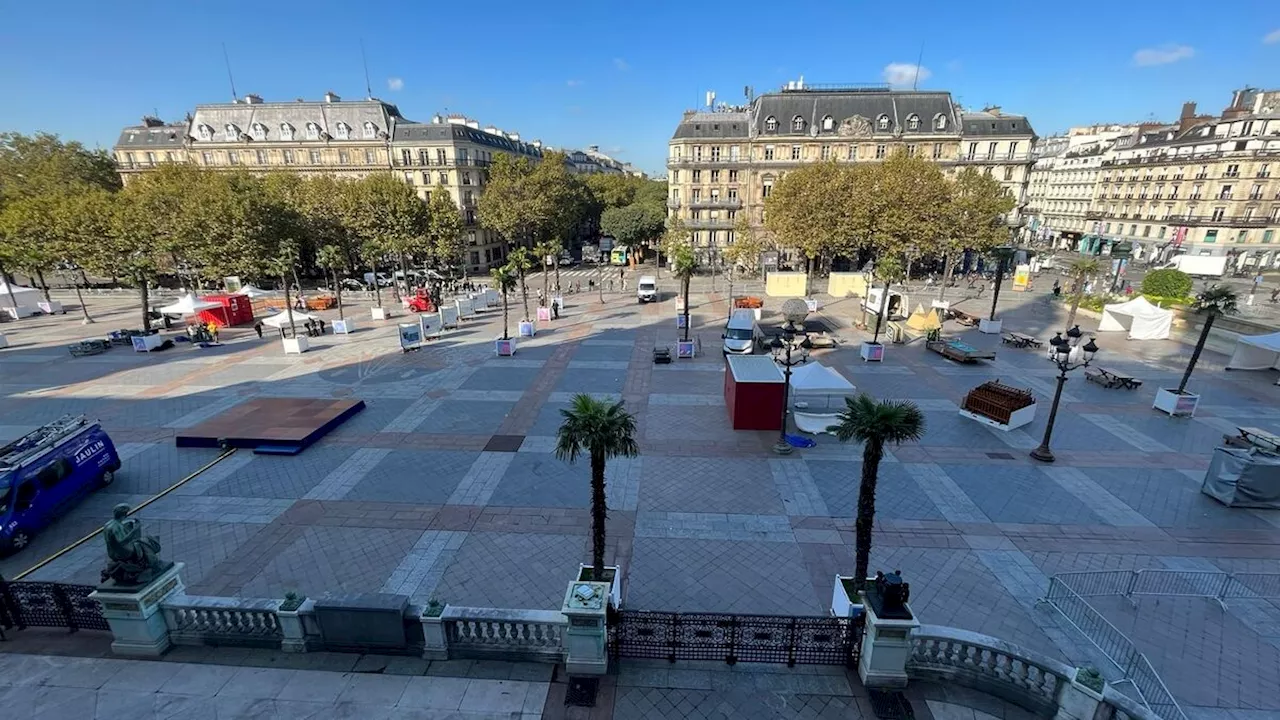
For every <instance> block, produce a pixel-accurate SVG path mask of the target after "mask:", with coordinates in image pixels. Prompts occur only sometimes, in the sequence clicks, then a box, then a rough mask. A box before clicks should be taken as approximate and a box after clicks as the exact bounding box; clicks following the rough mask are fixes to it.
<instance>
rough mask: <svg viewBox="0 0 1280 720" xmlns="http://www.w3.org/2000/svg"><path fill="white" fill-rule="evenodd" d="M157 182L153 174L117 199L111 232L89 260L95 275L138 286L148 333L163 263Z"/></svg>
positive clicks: (110, 220)
mask: <svg viewBox="0 0 1280 720" xmlns="http://www.w3.org/2000/svg"><path fill="white" fill-rule="evenodd" d="M152 182H153V181H152V180H151V178H150V174H149V173H148V174H147V175H143V176H142V177H140V178H138V180H137V181H135V182H132V183H129V186H128V187H126V188H125V189H124V190H122V191H120V193H118V194H117V195H116V196H115V201H114V202H113V203H111V204H110V210H109V212H108V216H107V223H108V227H109V232H108V233H107V234H106V236H105V237H104V238H103V239H102V240H101V241H100V242H99V243H98V244H97V245H95V246H94V247H93V251H92V252H90V253H89V255H88V256H87V257H86V258H85V263H84V265H85V267H87V268H89V270H90V271H91V272H95V273H97V274H99V275H104V276H107V277H114V278H119V279H121V280H124V281H125V282H127V283H130V284H132V285H134V286H136V287H137V288H138V290H139V294H140V298H139V301H140V303H139V304H140V307H139V309H140V310H141V312H142V316H141V319H142V324H141V325H140V326H139V327H141V328H142V329H143V330H144V331H145V330H147V329H148V328H150V326H151V321H150V318H149V311H150V297H149V291H150V285H151V281H152V280H153V279H154V278H155V275H156V272H157V269H158V267H159V263H158V262H157V257H158V255H159V248H160V245H161V229H160V226H159V225H158V224H157V223H156V221H155V212H156V203H155V202H153V198H154V194H155V193H154V191H153V187H152V185H151V183H152Z"/></svg>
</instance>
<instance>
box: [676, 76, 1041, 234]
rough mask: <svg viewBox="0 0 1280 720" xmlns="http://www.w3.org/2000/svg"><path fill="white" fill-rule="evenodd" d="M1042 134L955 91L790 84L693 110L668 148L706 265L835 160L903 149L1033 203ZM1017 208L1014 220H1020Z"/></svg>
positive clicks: (679, 212) (680, 211) (869, 158)
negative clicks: (777, 190)
mask: <svg viewBox="0 0 1280 720" xmlns="http://www.w3.org/2000/svg"><path fill="white" fill-rule="evenodd" d="M1034 140H1035V133H1034V131H1033V130H1032V128H1031V126H1030V124H1029V123H1028V122H1027V119H1026V118H1025V117H1022V116H1020V115H1009V114H1006V113H1003V112H1002V111H1001V110H1000V108H998V107H990V108H986V109H985V110H983V111H981V112H968V111H965V110H963V109H961V108H960V107H959V106H958V105H956V104H955V103H954V102H953V101H952V99H951V95H950V93H947V92H941V91H902V90H889V89H886V88H878V87H875V88H867V87H841V88H827V87H809V86H805V85H804V84H803V83H789V84H788V85H787V86H786V87H784V88H783V89H781V90H780V91H778V92H775V93H767V94H764V95H760V96H759V97H756V98H754V99H753V100H752V101H751V102H750V103H749V104H747V105H745V106H738V107H727V106H722V107H720V108H717V109H715V110H714V111H689V112H686V113H685V114H684V117H682V118H681V120H680V123H679V125H677V126H676V131H675V133H674V135H673V136H672V138H671V140H670V141H669V153H668V158H667V167H668V182H669V187H670V194H669V197H668V203H667V205H668V208H669V211H670V213H671V214H672V215H676V216H678V217H680V218H681V219H682V220H683V221H684V223H685V225H686V226H687V227H688V228H689V229H690V230H691V231H692V233H693V239H694V244H695V246H696V247H697V248H699V253H700V254H701V255H702V256H703V258H704V260H713V259H714V258H715V256H716V254H717V249H718V248H722V247H724V246H725V245H726V244H730V243H732V242H733V226H734V223H735V222H736V221H737V219H738V217H739V215H740V214H745V215H746V217H747V218H748V219H749V221H750V222H751V224H752V225H760V224H762V223H763V215H764V199H765V198H766V197H768V195H769V193H770V192H771V191H772V188H773V186H774V184H776V183H777V182H779V181H780V180H781V179H782V177H783V176H784V175H785V174H786V173H787V171H788V170H790V169H793V168H795V167H798V166H800V165H802V164H804V163H809V162H821V161H824V160H836V161H840V162H877V161H879V160H882V159H884V158H885V157H888V155H889V154H890V153H891V152H893V151H895V150H897V149H905V150H906V151H907V152H909V153H913V154H916V155H920V156H922V157H925V158H929V159H931V160H934V161H936V162H938V163H939V164H941V165H942V166H943V167H944V169H945V171H946V172H947V173H949V174H953V173H954V172H955V171H956V170H957V169H959V168H962V167H976V168H979V169H980V170H982V171H983V172H986V173H987V174H989V175H991V176H993V177H995V178H996V179H998V180H999V181H1000V182H1001V184H1002V185H1004V187H1005V188H1006V190H1007V192H1009V194H1011V195H1012V196H1013V197H1015V198H1016V199H1017V200H1018V205H1019V208H1020V207H1021V205H1022V203H1023V202H1024V199H1025V192H1026V185H1027V181H1028V180H1029V178H1030V170H1031V147H1032V143H1033V142H1034ZM1018 217H1019V211H1018V210H1015V212H1014V214H1013V215H1012V216H1011V218H1010V220H1012V221H1016V220H1017V218H1018Z"/></svg>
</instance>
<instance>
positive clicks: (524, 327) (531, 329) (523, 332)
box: [520, 320, 538, 337]
mask: <svg viewBox="0 0 1280 720" xmlns="http://www.w3.org/2000/svg"><path fill="white" fill-rule="evenodd" d="M537 333H538V326H537V325H534V324H533V321H532V320H521V321H520V337H533V336H534V335H536V334H537Z"/></svg>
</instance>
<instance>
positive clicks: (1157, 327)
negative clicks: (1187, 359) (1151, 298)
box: [1098, 296, 1173, 340]
mask: <svg viewBox="0 0 1280 720" xmlns="http://www.w3.org/2000/svg"><path fill="white" fill-rule="evenodd" d="M1172 326H1173V311H1171V310H1165V309H1164V308H1160V307H1156V306H1155V305H1152V304H1151V303H1150V302H1147V299H1146V298H1144V297H1142V296H1138V297H1136V298H1134V299H1132V300H1130V301H1128V302H1122V303H1115V304H1113V305H1106V306H1104V307H1103V308H1102V322H1100V323H1098V332H1120V331H1122V330H1128V331H1129V339H1130V340H1164V339H1165V338H1167V337H1169V328H1171V327H1172Z"/></svg>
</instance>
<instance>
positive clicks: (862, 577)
mask: <svg viewBox="0 0 1280 720" xmlns="http://www.w3.org/2000/svg"><path fill="white" fill-rule="evenodd" d="M883 456H884V441H882V440H879V439H874V438H873V439H870V440H867V443H866V445H864V446H863V448H862V484H861V485H860V486H859V487H858V518H857V521H856V522H855V525H854V539H855V542H856V545H855V550H854V562H853V578H854V582H855V583H857V584H858V586H859V587H861V586H862V584H863V583H865V582H866V580H867V575H868V574H869V566H870V565H871V531H872V528H873V527H874V526H875V522H876V480H877V478H878V477H879V474H880V459H881V458H882V457H883Z"/></svg>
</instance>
